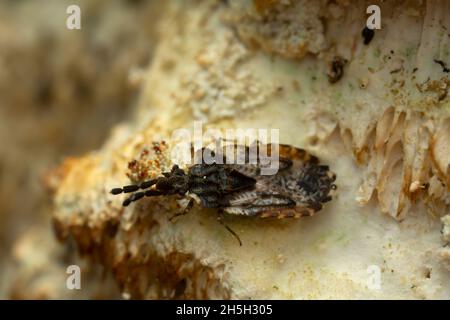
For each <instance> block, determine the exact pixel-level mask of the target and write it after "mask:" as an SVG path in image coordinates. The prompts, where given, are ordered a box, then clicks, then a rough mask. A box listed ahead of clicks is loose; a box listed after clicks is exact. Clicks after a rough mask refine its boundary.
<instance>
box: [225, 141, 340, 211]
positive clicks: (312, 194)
mask: <svg viewBox="0 0 450 320" xmlns="http://www.w3.org/2000/svg"><path fill="white" fill-rule="evenodd" d="M267 147H268V150H269V151H268V154H269V155H270V154H271V153H270V152H273V150H276V147H278V152H279V157H280V169H279V171H278V172H277V173H276V174H275V175H273V176H263V175H259V174H258V172H257V170H256V169H255V166H254V165H253V166H251V167H249V166H250V165H239V166H235V169H236V170H238V171H240V172H242V173H243V174H250V175H251V176H252V177H253V178H255V179H256V184H255V186H254V187H253V188H252V189H251V190H243V191H241V192H239V193H236V194H231V195H228V197H227V199H226V201H227V202H228V203H229V205H228V206H227V207H225V208H224V211H225V212H226V213H228V214H236V215H245V216H259V217H277V218H286V217H295V218H299V217H303V216H311V215H313V214H314V213H315V212H317V211H319V210H320V209H321V208H322V207H323V204H324V203H325V202H327V201H329V200H331V196H330V191H331V190H332V189H335V187H336V186H335V185H334V183H333V182H334V181H335V179H336V176H335V174H334V173H332V172H331V171H329V168H328V166H323V165H320V164H319V159H318V158H317V157H315V156H313V155H311V154H309V153H308V152H306V151H305V150H303V149H299V148H295V147H292V146H289V145H278V146H275V145H273V144H270V145H267Z"/></svg>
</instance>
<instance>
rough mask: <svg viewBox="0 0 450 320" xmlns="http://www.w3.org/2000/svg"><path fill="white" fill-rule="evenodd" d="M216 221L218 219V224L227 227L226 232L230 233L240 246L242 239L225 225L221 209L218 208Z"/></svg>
mask: <svg viewBox="0 0 450 320" xmlns="http://www.w3.org/2000/svg"><path fill="white" fill-rule="evenodd" d="M217 221H219V222H220V224H221V225H223V226H224V227H225V229H227V230H228V232H229V233H231V234H232V235H233V236H234V237H235V238H236V240H237V241H238V242H239V245H240V246H242V241H241V239H240V238H239V236H238V235H237V233H236V232H234V231H233V229H231V228H230V227H229V226H227V225H226V224H225V222H223V213H222V211H221V210H219V214H218V216H217Z"/></svg>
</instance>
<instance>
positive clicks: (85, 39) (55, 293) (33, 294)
mask: <svg viewBox="0 0 450 320" xmlns="http://www.w3.org/2000/svg"><path fill="white" fill-rule="evenodd" d="M72 4H76V5H79V6H80V8H81V21H82V23H81V30H68V29H67V28H66V19H67V17H68V16H69V15H68V14H67V13H66V9H67V7H68V6H69V5H72ZM158 5H159V6H161V5H162V3H159V2H158V3H156V2H152V1H140V0H113V1H111V0H78V1H65V0H64V1H62V0H41V1H35V0H21V1H17V0H10V1H7V0H1V1H0V145H1V149H0V150H1V151H0V219H1V223H0V298H3V299H5V298H65V297H66V296H64V295H67V294H69V293H68V292H67V291H68V290H63V288H62V285H64V282H63V283H61V288H59V287H58V288H52V287H51V284H50V283H51V282H52V281H48V280H49V278H51V277H54V276H59V277H60V276H64V273H65V269H64V268H63V266H62V265H61V266H58V265H52V263H53V260H54V261H59V260H61V259H59V258H61V257H58V254H63V253H62V252H61V253H59V252H58V246H60V245H59V244H57V243H56V240H55V239H54V237H53V235H52V232H51V221H50V212H51V190H50V189H49V188H48V186H51V181H48V179H49V172H50V171H51V170H52V169H54V168H55V167H57V165H58V164H59V163H61V161H62V159H64V158H65V157H68V156H78V155H82V154H84V153H86V152H88V151H90V150H94V149H96V148H98V147H100V146H101V144H102V141H104V139H105V137H106V136H107V135H108V132H109V130H110V128H111V127H112V126H113V125H114V124H116V123H118V122H121V121H125V120H126V118H127V117H128V116H129V111H130V109H131V106H132V105H133V104H134V101H135V100H136V99H137V94H138V89H139V86H138V85H136V81H135V80H136V75H137V74H139V72H141V71H142V70H143V69H144V68H145V66H146V65H147V64H148V63H149V62H150V60H151V56H152V44H153V43H154V42H155V37H156V32H155V28H154V25H155V22H156V21H157V19H158V15H157V11H158V10H155V9H157V6H158ZM45 186H47V188H46V187H45ZM31 243H32V244H33V246H30V244H31ZM36 248H38V249H36ZM65 252H66V251H65ZM64 254H65V253H64ZM68 259H69V260H70V259H72V258H70V257H69V258H68ZM55 263H56V262H55ZM55 263H53V264H55ZM56 264H57V263H56ZM52 268H56V270H57V272H53V273H52V271H55V270H52ZM62 279H63V278H61V280H62ZM83 291H84V292H85V293H84V294H88V295H89V294H92V296H94V297H95V293H91V292H90V291H89V290H87V291H85V290H83ZM86 292H87V293H86ZM114 294H115V293H113V291H111V295H112V296H114ZM92 296H91V297H92ZM97 298H102V297H97Z"/></svg>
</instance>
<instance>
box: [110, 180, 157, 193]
mask: <svg viewBox="0 0 450 320" xmlns="http://www.w3.org/2000/svg"><path fill="white" fill-rule="evenodd" d="M156 182H158V179H153V180H147V181H144V182H142V183H140V184H130V185H128V186H124V187H122V188H114V189H112V190H111V193H112V194H114V195H116V194H121V193H122V192H123V193H130V192H135V191H137V190H139V189H148V188H150V187H151V186H152V185H154V184H156Z"/></svg>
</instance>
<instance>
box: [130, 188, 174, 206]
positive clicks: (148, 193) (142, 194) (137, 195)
mask: <svg viewBox="0 0 450 320" xmlns="http://www.w3.org/2000/svg"><path fill="white" fill-rule="evenodd" d="M166 194H167V192H164V191H159V190H147V191H140V192H136V193H133V194H132V195H131V196H129V197H128V198H126V199H125V200H124V201H123V202H122V206H124V207H127V206H128V205H130V203H132V202H134V201H138V200H139V199H141V198H143V197H155V196H163V195H166Z"/></svg>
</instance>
